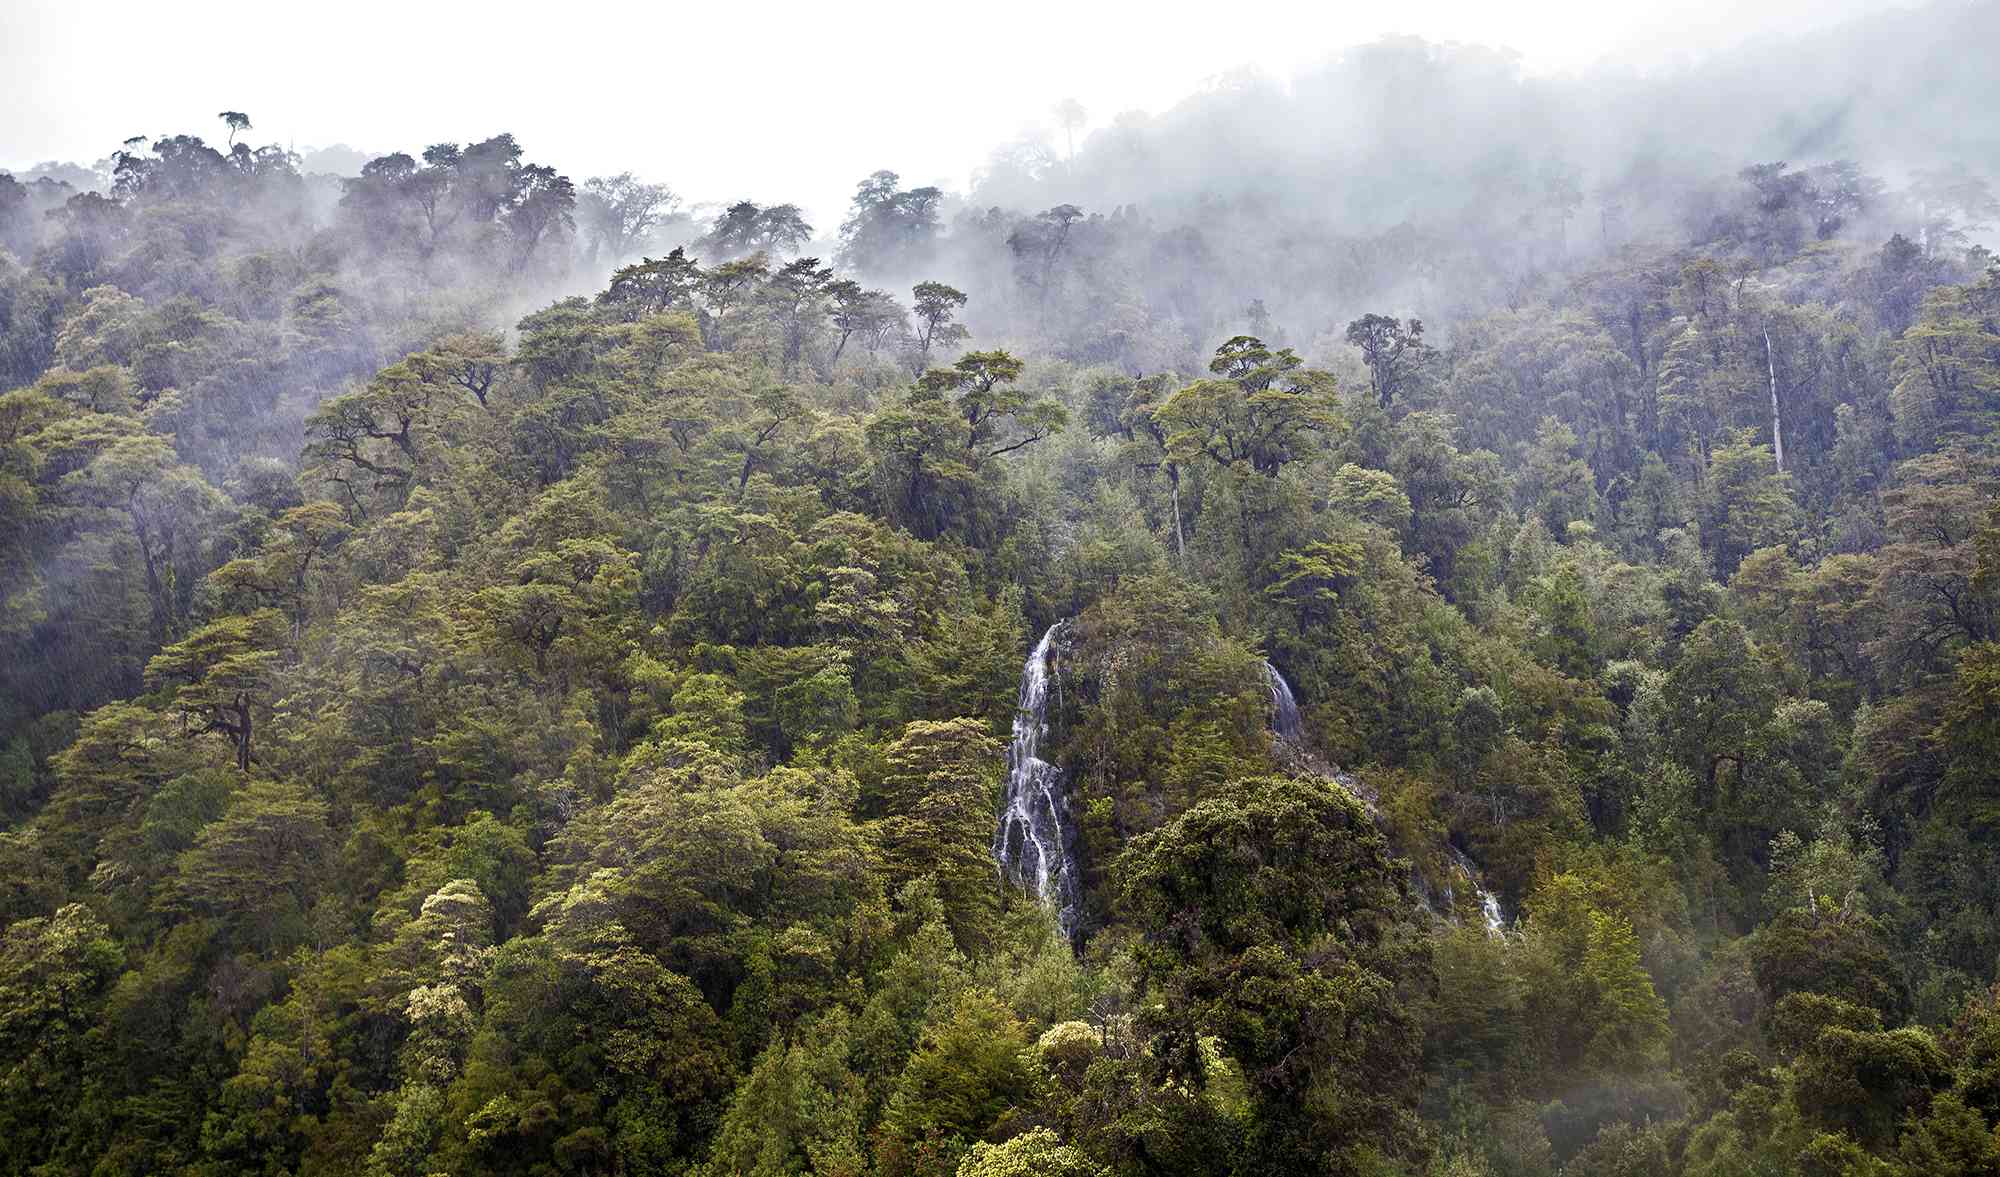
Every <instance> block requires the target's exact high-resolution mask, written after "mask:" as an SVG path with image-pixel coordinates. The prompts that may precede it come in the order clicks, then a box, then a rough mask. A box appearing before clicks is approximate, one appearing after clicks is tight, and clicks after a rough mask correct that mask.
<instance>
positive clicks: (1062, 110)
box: [1051, 98, 1090, 167]
mask: <svg viewBox="0 0 2000 1177" xmlns="http://www.w3.org/2000/svg"><path fill="white" fill-rule="evenodd" d="M1051 113H1053V114H1054V115H1055V116H1056V125H1057V126H1059V127H1061V128H1062V129H1063V142H1064V144H1065V146H1066V148H1067V151H1066V153H1065V154H1066V155H1067V157H1068V159H1069V162H1070V165H1071V166H1072V167H1074V166H1075V164H1076V129H1077V128H1078V127H1081V126H1083V125H1084V124H1085V123H1086V122H1088V121H1089V117H1090V116H1089V115H1088V114H1086V113H1085V112H1084V109H1083V103H1081V102H1078V101H1077V100H1076V99H1074V98H1065V99H1063V100H1062V101H1061V102H1058V103H1056V104H1055V107H1054V109H1053V111H1052V112H1051Z"/></svg>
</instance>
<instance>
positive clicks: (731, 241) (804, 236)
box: [696, 200, 813, 261]
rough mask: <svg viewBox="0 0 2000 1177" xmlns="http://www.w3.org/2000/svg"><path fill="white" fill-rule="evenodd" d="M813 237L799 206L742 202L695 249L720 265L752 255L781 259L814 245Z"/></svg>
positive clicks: (724, 213)
mask: <svg viewBox="0 0 2000 1177" xmlns="http://www.w3.org/2000/svg"><path fill="white" fill-rule="evenodd" d="M812 233H813V228H812V226H811V225H809V224H807V223H806V220H805V217H804V215H803V214H801V213H800V212H799V206H798V205H796V204H774V205H771V206H769V207H763V206H760V205H757V204H755V203H752V202H751V201H748V200H739V201H737V202H736V203H735V204H732V205H730V206H729V207H728V208H727V209H725V210H723V213H722V215H721V216H719V217H717V218H716V219H715V223H714V224H713V225H712V226H711V227H710V228H709V231H708V234H707V235H706V236H704V237H703V238H702V239H701V240H700V241H699V242H698V243H697V244H696V248H697V249H700V250H702V251H703V252H704V253H705V254H707V255H709V256H710V257H712V258H714V259H715V260H717V261H730V260H733V259H736V258H741V257H746V256H748V255H750V254H753V253H769V254H773V255H782V254H784V253H787V252H791V251H796V250H797V249H798V248H800V247H801V246H803V245H804V244H805V243H806V242H808V241H811V240H812Z"/></svg>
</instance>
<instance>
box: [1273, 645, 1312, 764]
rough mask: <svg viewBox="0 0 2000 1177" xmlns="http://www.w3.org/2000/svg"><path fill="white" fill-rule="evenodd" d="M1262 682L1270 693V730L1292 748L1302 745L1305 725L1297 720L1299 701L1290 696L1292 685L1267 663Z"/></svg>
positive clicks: (1275, 668)
mask: <svg viewBox="0 0 2000 1177" xmlns="http://www.w3.org/2000/svg"><path fill="white" fill-rule="evenodd" d="M1264 682H1265V685H1266V686H1268V687H1269V688H1270V691H1271V730H1272V731H1274V732H1276V733H1278V738H1279V739H1281V740H1283V741H1284V742H1285V743H1287V744H1290V745H1292V746H1293V747H1298V746H1300V745H1302V744H1303V743H1305V735H1306V731H1305V724H1304V723H1303V722H1302V721H1301V720H1300V719H1299V701H1298V700H1297V699H1296V698H1294V697H1293V696H1292V684H1290V683H1288V682H1286V681H1285V676H1284V675H1282V674H1279V673H1278V668H1277V667H1275V666H1273V665H1271V664H1270V663H1269V662H1266V663H1264Z"/></svg>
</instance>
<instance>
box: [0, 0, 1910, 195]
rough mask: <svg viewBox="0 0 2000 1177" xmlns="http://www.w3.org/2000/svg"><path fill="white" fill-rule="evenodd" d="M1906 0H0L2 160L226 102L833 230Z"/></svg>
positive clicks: (401, 143) (315, 131) (274, 129)
mask: <svg viewBox="0 0 2000 1177" xmlns="http://www.w3.org/2000/svg"><path fill="white" fill-rule="evenodd" d="M1891 6H1899V5H1897V4H1896V3H1895V0H1682V2H1679V3H1657V2H1656V3H1650V4H1637V3H1629V2H1628V3H1625V4H1620V3H1618V2H1617V0H1548V2H1544V3H1532V4H1530V3H1502V2H1497V0H1486V2H1482V0H1401V2H1399V3H1395V4H1381V3H1368V4H1361V3H1349V2H1338V3H1328V2H1319V3H1314V2H1312V0H1292V2H1289V3H1277V2H1270V0H1224V2H1222V3H1217V2H1215V0H1202V2H1192V3H1190V2H1186V0H1152V2H1139V3H1115V4H1114V3H1088V2H1085V0H1069V2H1067V3H1065V2H1060V0H1006V2H1004V3H999V4H994V5H990V6H981V7H975V6H970V5H963V4H954V3H952V2H951V0H932V2H930V3H915V2H910V0H872V2H871V0H852V2H848V3H841V2H838V0H825V2H821V3H806V4H793V3H790V2H788V0H762V2H744V0H736V2H733V3H732V2H728V0H693V2H689V0H669V2H668V3H635V4H629V5H628V4H611V3H602V2H600V0H571V2H568V3H562V2H551V0H538V2H535V3H517V2H515V0H489V2H487V3H479V4H460V3H450V4H447V3H431V2H427V0H401V2H399V3H385V2H381V0H345V2H337V3H332V4H314V5H310V6H308V5H293V4H288V3H285V2H284V0H259V2H255V3H250V2H242V0H208V2H203V3H192V2H184V3H163V2H160V0H147V2H144V3H138V2H133V0H98V2H95V3H83V2H81V0H0V167H4V166H8V165H13V166H17V167H19V166H26V165H28V164H31V163H34V162H37V161H40V160H44V159H52V158H54V159H71V160H79V161H89V160H94V159H99V158H102V157H103V156H105V155H108V154H110V152H111V151H112V150H114V149H115V148H116V147H117V146H118V144H119V143H120V141H122V140H123V139H125V138H127V137H128V136H131V135H137V134H145V135H149V136H150V135H158V134H162V133H169V132H182V131H186V132H192V133H197V134H202V135H204V136H205V137H207V138H209V139H210V140H211V141H217V142H219V141H220V140H222V139H223V138H225V137H226V134H227V132H226V131H225V130H224V129H223V128H222V126H221V124H220V123H219V122H217V120H216V118H215V114H216V112H217V111H220V110H223V109H233V110H242V111H247V112H248V113H249V114H250V116H251V117H252V119H253V120H254V122H255V130H254V131H253V132H252V133H251V134H250V135H249V136H248V138H249V140H250V141H251V142H253V143H258V144H261V143H267V142H281V143H289V144H292V145H294V146H297V147H300V148H307V147H321V146H327V145H330V144H334V143H341V142H344V143H348V144H350V145H352V146H355V147H357V148H361V149H362V150H365V151H368V152H370V153H371V154H380V153H385V152H388V151H394V150H407V151H410V152H412V153H413V154H414V153H415V152H417V151H418V150H420V149H421V148H422V147H423V146H424V145H426V144H429V143H434V142H438V141H440V140H445V139H451V140H457V141H466V140H470V139H477V138H484V137H485V136H487V135H490V134H493V133H496V132H499V131H503V130H507V131H512V132H514V134H515V136H516V137H517V138H518V139H519V140H520V141H521V143H522V145H523V146H524V147H525V148H526V150H527V155H528V157H529V158H530V159H532V160H535V161H537V162H548V163H552V164H555V165H556V166H557V167H559V168H561V169H562V170H564V171H565V172H567V173H568V174H569V175H571V176H572V177H574V178H576V179H578V180H581V179H583V178H584V177H586V176H590V175H595V174H598V173H602V172H610V171H622V170H627V169H630V170H633V171H636V172H638V173H640V174H641V175H642V176H643V177H644V178H647V179H653V180H664V181H666V182H667V183H669V184H671V185H672V186H673V187H674V188H675V190H676V191H678V192H680V193H681V194H682V195H683V196H684V197H686V198H687V199H689V200H690V201H699V200H718V199H735V198H738V197H749V198H752V199H755V200H758V201H760V202H773V201H783V200H791V201H794V202H797V203H799V204H802V205H804V206H805V207H806V209H807V211H808V213H809V215H810V217H811V218H812V219H813V221H814V224H815V225H816V226H818V227H819V228H820V229H822V230H827V229H831V228H832V227H833V226H834V224H836V223H837V222H838V220H839V218H840V215H841V212H842V209H843V208H844V206H845V204H846V202H847V198H848V196H849V194H850V193H851V192H852V190H853V186H854V184H855V183H856V182H857V181H858V180H860V179H861V178H862V177H863V176H865V175H867V174H868V173H869V172H872V171H874V170H875V169H877V168H884V167H886V168H889V169H891V170H893V171H897V172H899V173H901V174H902V176H903V179H904V182H905V183H906V184H917V183H939V184H942V185H943V186H945V187H948V188H963V187H964V185H965V182H966V179H967V177H968V176H969V175H970V173H971V172H972V171H973V169H975V168H976V167H978V166H979V165H980V163H981V162H982V161H983V160H984V159H985V158H986V156H987V155H988V154H989V153H990V152H991V151H992V149H993V148H994V147H995V146H997V145H999V144H1001V143H1003V142H1007V141H1010V140H1013V139H1016V138H1018V137H1019V136H1020V135H1021V134H1022V132H1023V131H1024V130H1027V129H1029V128H1031V127H1033V126H1034V125H1035V124H1037V123H1046V122H1047V121H1048V116H1047V111H1048V110H1049V108H1050V107H1051V106H1052V105H1053V104H1054V103H1055V102H1057V101H1058V100H1060V99H1062V98H1065V97H1071V96H1074V97H1075V98H1077V99H1078V100H1079V101H1081V102H1082V103H1083V104H1084V106H1085V107H1086V109H1087V110H1088V111H1089V114H1090V118H1091V122H1092V124H1093V125H1102V124H1104V123H1107V122H1109V121H1110V119H1111V118H1112V116H1114V115H1116V114H1117V113H1118V112H1120V111H1125V110H1134V109H1139V110H1147V111H1159V110H1162V109H1164V108H1166V107H1168V106H1171V105H1172V104H1173V103H1174V102H1175V101H1176V100H1178V99H1179V98H1181V97H1182V96H1184V95H1186V94H1187V93H1188V92H1190V91H1191V90H1193V89H1195V88H1196V87H1198V86H1199V85H1200V84H1201V83H1202V82H1203V81H1204V80H1205V79H1207V78H1210V77H1213V76H1215V75H1216V74H1219V73H1222V72H1225V71H1227V70H1229V69H1231V68H1233V67H1237V66H1241V65H1245V64H1254V65H1257V66H1260V67H1262V68H1263V69H1264V70H1266V71H1267V72H1269V73H1271V74H1274V75H1278V76H1283V75H1285V74H1287V73H1289V72H1290V71H1291V70H1293V69H1295V68H1297V67H1298V66H1300V65H1303V64H1306V63H1309V62H1311V61H1313V60H1316V59H1319V58H1322V57H1325V56H1327V55H1328V54H1331V53H1334V52H1336V51H1338V50H1339V49H1341V48H1343V47H1345V46H1349V45H1354V44H1358V43H1362V42H1366V41H1371V40H1374V39H1375V38H1377V37H1379V36H1381V35H1384V34H1387V33H1414V34H1417V35H1420V36H1424V37H1428V38H1431V39H1433V40H1453V41H1464V42H1475V43H1480V44H1487V45H1499V46H1506V47H1509V48H1512V49H1515V50H1517V51H1518V52H1520V53H1521V55H1522V60H1523V62H1524V64H1525V65H1526V67H1527V68H1528V69H1530V70H1532V71H1537V72H1547V71H1565V70H1574V69H1581V68H1585V67H1587V66H1590V65H1592V64H1594V63H1599V62H1602V61H1604V60H1607V59H1609V60H1615V61H1617V62H1619V63H1621V64H1631V65H1637V66H1643V67H1650V66H1657V65H1660V64H1663V63H1666V62H1670V61H1672V60H1673V59H1674V58H1676V57H1677V56H1686V55H1688V54H1691V53H1695V52H1700V51H1704V50H1710V49H1714V48H1719V47H1724V46H1728V45H1730V44H1734V43H1737V42H1740V41H1742V40H1744V39H1746V38H1749V37H1752V36H1757V35H1766V34H1782V33H1785V32H1787V31H1797V30H1803V29H1809V28H1818V27H1822V26H1825V25H1827V24H1830V23H1833V22H1835V21H1837V20H1839V19H1842V18H1844V17H1847V16H1851V15H1854V14H1856V13H1858V12H1861V11H1865V10H1868V9H1874V8H1882V7H1891ZM1745 10H1750V11H1745ZM308 14H309V15H308Z"/></svg>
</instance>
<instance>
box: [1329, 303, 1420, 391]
mask: <svg viewBox="0 0 2000 1177" xmlns="http://www.w3.org/2000/svg"><path fill="white" fill-rule="evenodd" d="M1346 338H1347V342H1349V343H1351V344H1353V345H1354V346H1355V347H1358V348H1360V349H1361V362H1362V363H1364V364H1366V365H1367V366H1368V386H1369V388H1370V389H1371V390H1373V391H1374V393H1375V401H1376V403H1377V404H1379V405H1380V406H1381V407H1382V411H1383V412H1385V413H1386V412H1388V411H1389V409H1390V408H1391V407H1392V406H1393V405H1394V404H1395V402H1396V397H1397V396H1398V395H1399V394H1403V393H1406V392H1408V391H1409V389H1410V387H1411V386H1412V384H1413V383H1414V382H1415V380H1416V379H1417V376H1418V374H1419V373H1421V372H1422V370H1423V368H1424V365H1425V364H1426V363H1428V362H1429V360H1430V356H1431V348H1430V345H1429V344H1426V343H1425V342H1424V325H1423V323H1422V322H1421V321H1420V320H1417V319H1411V320H1410V321H1409V323H1408V324H1407V325H1406V324H1405V323H1404V322H1403V321H1402V320H1401V319H1394V318H1390V317H1389V316H1387V315H1377V314H1372V313H1371V314H1367V315H1363V316H1362V317H1360V318H1359V319H1356V320H1354V321H1353V322H1351V323H1349V324H1348V325H1347V335H1346Z"/></svg>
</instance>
